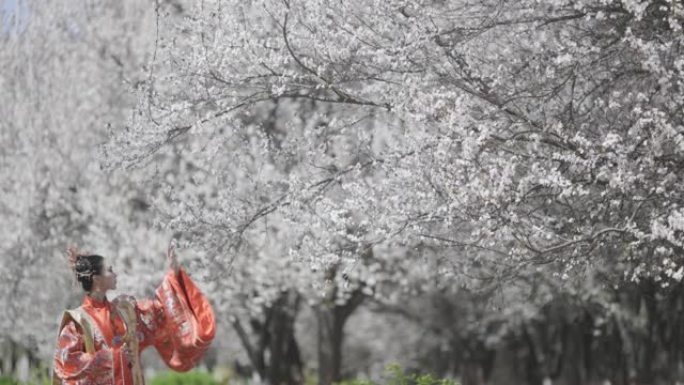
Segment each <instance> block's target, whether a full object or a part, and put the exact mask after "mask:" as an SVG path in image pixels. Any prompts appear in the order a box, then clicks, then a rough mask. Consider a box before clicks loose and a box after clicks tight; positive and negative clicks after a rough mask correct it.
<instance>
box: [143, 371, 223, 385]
mask: <svg viewBox="0 0 684 385" xmlns="http://www.w3.org/2000/svg"><path fill="white" fill-rule="evenodd" d="M150 384H151V385H218V384H219V383H218V382H217V381H216V379H214V377H213V376H212V375H211V373H207V372H203V371H199V370H192V371H189V372H185V373H177V372H172V371H169V372H166V373H163V374H159V375H156V376H155V377H153V378H152V379H151V380H150Z"/></svg>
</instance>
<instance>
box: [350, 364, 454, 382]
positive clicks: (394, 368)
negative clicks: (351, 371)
mask: <svg viewBox="0 0 684 385" xmlns="http://www.w3.org/2000/svg"><path fill="white" fill-rule="evenodd" d="M382 383H383V384H384V385H458V383H457V382H456V381H454V380H451V379H446V378H445V379H439V378H436V377H435V376H433V375H431V374H417V373H414V374H406V373H405V372H404V370H403V369H402V367H401V366H400V365H398V364H390V365H388V366H387V368H386V369H385V376H384V381H383V382H382ZM337 384H338V385H376V382H373V381H370V380H364V379H354V380H347V381H341V382H338V383H337Z"/></svg>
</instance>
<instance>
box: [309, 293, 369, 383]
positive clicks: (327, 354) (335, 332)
mask: <svg viewBox="0 0 684 385" xmlns="http://www.w3.org/2000/svg"><path fill="white" fill-rule="evenodd" d="M334 296H335V290H332V291H331V293H329V297H328V298H326V300H325V301H324V302H323V303H321V304H319V305H318V306H317V307H316V316H317V318H318V384H319V385H331V384H333V383H335V382H338V381H341V380H342V344H343V343H344V324H345V323H346V322H347V319H348V318H349V316H350V315H351V314H352V313H353V312H354V310H356V308H358V307H359V305H360V304H361V302H362V301H363V298H364V295H363V294H362V293H361V290H360V289H359V290H357V291H355V292H354V293H353V294H352V296H351V298H350V299H349V300H348V301H347V302H346V303H344V304H343V305H337V304H335V301H334V298H335V297H334Z"/></svg>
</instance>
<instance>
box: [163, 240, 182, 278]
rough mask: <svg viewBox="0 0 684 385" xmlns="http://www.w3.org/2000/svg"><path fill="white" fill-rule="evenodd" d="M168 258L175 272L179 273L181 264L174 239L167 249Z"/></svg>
mask: <svg viewBox="0 0 684 385" xmlns="http://www.w3.org/2000/svg"><path fill="white" fill-rule="evenodd" d="M166 259H167V260H168V261H169V267H170V268H171V269H173V272H174V273H176V274H178V270H179V269H180V264H179V263H178V257H176V240H175V239H172V240H171V242H169V248H168V249H167V250H166Z"/></svg>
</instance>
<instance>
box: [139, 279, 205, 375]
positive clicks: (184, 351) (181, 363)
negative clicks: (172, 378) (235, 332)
mask: <svg viewBox="0 0 684 385" xmlns="http://www.w3.org/2000/svg"><path fill="white" fill-rule="evenodd" d="M136 309H137V311H138V313H139V317H140V319H141V321H142V323H143V325H144V326H145V327H144V329H145V331H144V334H145V338H144V340H145V341H147V344H146V345H154V347H155V349H156V350H157V351H158V352H159V355H160V356H161V357H162V359H163V360H164V362H165V363H166V365H167V366H168V367H169V368H171V369H173V370H176V371H180V372H184V371H188V370H190V369H192V368H193V367H194V366H195V365H197V363H198V362H199V361H200V360H201V359H202V356H203V355H204V352H205V351H206V350H207V349H208V348H209V345H210V344H211V342H212V340H213V339H214V335H215V333H216V321H215V319H214V311H213V309H212V307H211V304H210V303H209V301H208V299H207V298H206V297H205V296H204V294H202V292H201V291H200V289H199V288H198V287H197V285H195V283H194V282H193V281H192V280H191V279H190V277H189V276H188V274H187V273H186V272H185V270H183V269H182V268H181V269H179V271H178V274H175V272H174V271H173V270H170V271H169V272H168V273H167V274H166V275H165V276H164V279H163V281H162V283H161V284H160V285H159V287H158V288H157V290H156V291H155V298H154V299H150V300H141V301H137V305H136Z"/></svg>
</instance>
